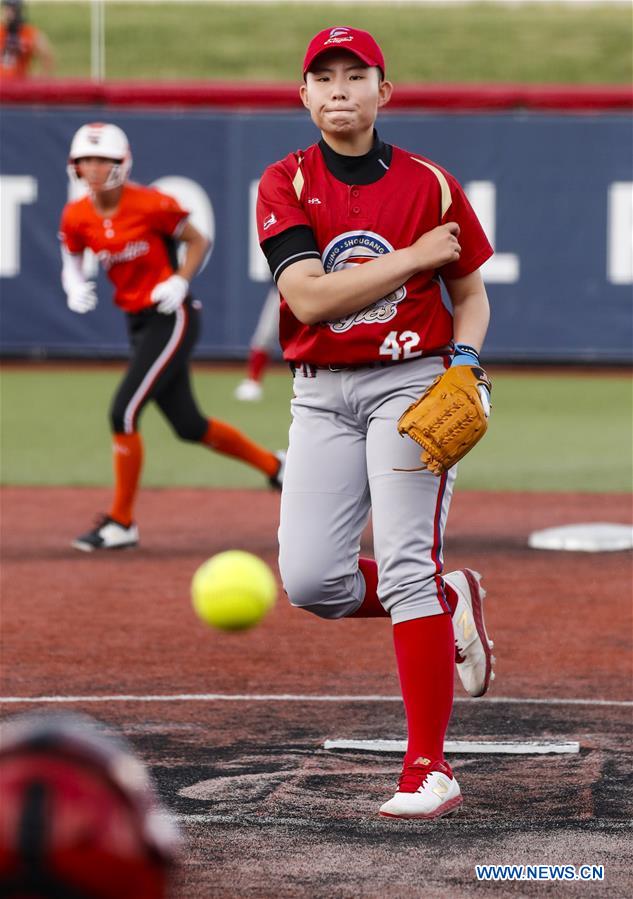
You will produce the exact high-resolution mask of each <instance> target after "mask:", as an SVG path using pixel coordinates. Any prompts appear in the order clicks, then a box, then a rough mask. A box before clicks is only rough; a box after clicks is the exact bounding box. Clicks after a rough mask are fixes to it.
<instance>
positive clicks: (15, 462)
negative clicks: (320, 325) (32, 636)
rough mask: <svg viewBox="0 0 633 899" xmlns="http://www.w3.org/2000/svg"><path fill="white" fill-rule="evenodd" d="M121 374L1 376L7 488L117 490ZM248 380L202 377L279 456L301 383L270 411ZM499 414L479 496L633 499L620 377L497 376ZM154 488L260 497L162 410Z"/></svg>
mask: <svg viewBox="0 0 633 899" xmlns="http://www.w3.org/2000/svg"><path fill="white" fill-rule="evenodd" d="M119 374H120V373H119V372H118V371H116V370H111V369H108V370H103V369H101V370H100V369H94V370H92V369H89V368H88V369H86V368H83V367H82V368H79V367H78V368H73V367H72V366H69V367H68V368H62V367H60V368H57V367H54V368H50V367H46V368H42V369H39V368H37V367H33V368H31V369H25V370H16V369H7V370H5V371H4V372H3V374H2V378H1V382H0V384H1V394H0V396H1V399H2V429H1V434H0V438H1V439H0V450H1V456H0V474H1V479H2V482H3V483H4V484H24V485H108V484H110V483H111V469H110V465H111V462H110V436H109V432H108V425H107V421H106V411H107V408H108V405H109V402H110V398H111V395H112V393H113V390H114V387H115V385H116V383H117V380H118V378H119ZM240 378H241V371H239V370H236V371H235V372H233V371H226V370H224V371H223V370H218V371H213V370H210V369H209V368H207V367H203V368H202V367H200V368H198V369H197V370H196V371H195V377H194V381H195V387H196V392H197V395H198V398H199V401H200V404H201V406H202V408H203V409H205V410H206V411H207V412H208V414H210V415H213V416H215V417H217V418H220V419H224V420H226V421H229V422H231V423H232V424H234V425H236V426H237V427H240V428H242V429H243V430H244V431H245V432H246V433H248V434H249V435H250V436H251V437H253V439H255V440H258V441H260V442H261V443H263V444H265V445H266V446H268V447H270V448H271V449H276V448H280V447H285V446H286V443H287V434H288V426H289V422H290V414H289V400H290V390H291V382H290V377H289V375H288V374H287V373H286V372H285V370H283V369H276V370H273V371H272V372H271V373H270V374H269V375H268V377H267V378H266V383H265V386H266V392H265V399H264V401H263V402H262V403H253V404H241V403H236V402H235V401H234V400H233V397H232V394H233V389H234V387H235V386H236V384H237V383H238V381H239V380H240ZM493 379H494V393H493V400H494V409H493V416H492V419H491V426H490V429H489V431H488V434H487V435H486V437H485V439H484V441H483V442H482V443H481V444H479V446H477V447H476V448H475V449H474V450H473V452H472V453H471V454H470V455H469V456H467V457H466V458H465V459H464V461H463V462H462V463H461V466H460V476H459V480H458V486H459V488H460V489H469V490H530V491H580V492H626V491H629V490H630V489H631V486H632V484H631V462H632V458H631V456H632V450H631V413H630V412H629V414H623V413H622V410H627V409H628V410H631V384H630V381H629V380H628V379H627V378H625V377H622V376H620V377H618V376H615V375H613V376H612V375H596V376H590V375H587V376H586V375H582V376H578V375H573V374H565V375H547V374H536V375H535V374H528V373H524V374H522V373H517V374H507V373H505V372H500V373H497V374H494V373H493ZM142 433H143V437H144V440H145V446H146V466H145V471H144V476H143V483H144V485H145V486H154V487H176V486H199V487H258V486H263V485H264V481H263V479H262V477H261V475H259V473H257V472H253V471H252V470H251V469H249V468H248V467H246V466H244V465H242V464H240V463H237V462H235V461H233V460H227V459H224V458H222V457H221V456H218V455H217V454H215V453H210V452H208V451H207V450H206V449H203V448H201V447H198V446H191V445H186V444H183V443H181V442H180V441H178V440H176V439H175V438H174V437H172V435H171V433H170V431H169V428H168V426H167V425H166V424H165V422H164V420H163V419H162V418H161V417H160V415H159V413H157V412H156V411H155V409H154V407H153V406H152V407H150V408H148V409H147V410H146V412H145V414H144V418H143V420H142Z"/></svg>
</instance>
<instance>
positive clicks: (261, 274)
mask: <svg viewBox="0 0 633 899" xmlns="http://www.w3.org/2000/svg"><path fill="white" fill-rule="evenodd" d="M258 187H259V180H257V181H251V183H250V187H249V190H248V276H249V278H250V279H251V281H270V269H269V268H268V261H267V259H266V257H265V256H264V254H263V252H262V248H261V247H260V245H259V237H258V235H257V215H256V207H257V188H258Z"/></svg>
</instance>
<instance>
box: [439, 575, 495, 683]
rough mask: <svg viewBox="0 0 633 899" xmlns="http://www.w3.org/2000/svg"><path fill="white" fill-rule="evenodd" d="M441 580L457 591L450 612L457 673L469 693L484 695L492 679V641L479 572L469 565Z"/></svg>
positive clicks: (493, 675)
mask: <svg viewBox="0 0 633 899" xmlns="http://www.w3.org/2000/svg"><path fill="white" fill-rule="evenodd" d="M444 580H445V581H446V583H447V584H449V585H450V586H451V587H452V588H453V590H455V592H456V593H457V606H456V608H455V612H454V613H453V630H454V631H455V649H456V664H457V673H458V674H459V677H460V680H461V682H462V684H463V686H464V689H465V690H466V692H467V693H469V694H470V696H483V695H484V693H486V692H487V690H488V687H489V686H490V682H491V681H493V680H494V677H495V673H494V671H493V666H494V662H495V657H494V656H493V654H492V648H493V642H492V640H490V639H488V634H487V633H486V625H485V622H484V612H483V599H484V597H485V595H486V591H485V590H484V589H483V587H482V586H481V575H480V574H479V572H477V571H471V569H470V568H462V569H461V570H459V571H451V572H450V573H449V574H445V575H444Z"/></svg>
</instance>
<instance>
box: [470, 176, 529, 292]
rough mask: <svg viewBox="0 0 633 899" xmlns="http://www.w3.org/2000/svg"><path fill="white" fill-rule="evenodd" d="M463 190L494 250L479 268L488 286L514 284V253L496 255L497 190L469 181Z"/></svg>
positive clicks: (516, 260)
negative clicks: (493, 253)
mask: <svg viewBox="0 0 633 899" xmlns="http://www.w3.org/2000/svg"><path fill="white" fill-rule="evenodd" d="M464 190H465V192H466V194H467V196H468V199H469V200H470V203H471V205H472V207H473V209H474V210H475V213H476V215H477V218H478V219H479V221H480V222H481V227H482V228H483V229H484V231H485V233H486V237H487V238H488V240H489V241H490V243H491V244H492V246H493V249H494V250H495V255H494V256H493V257H492V259H489V260H488V261H487V262H484V264H483V265H482V267H481V274H482V277H483V279H484V281H486V282H487V283H488V284H515V283H516V282H517V281H518V280H519V276H520V265H519V257H518V255H517V254H516V253H497V252H496V249H497V245H496V242H495V230H496V224H497V188H496V186H495V184H494V183H493V182H492V181H470V182H469V183H468V184H466V185H464Z"/></svg>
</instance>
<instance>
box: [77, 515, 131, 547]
mask: <svg viewBox="0 0 633 899" xmlns="http://www.w3.org/2000/svg"><path fill="white" fill-rule="evenodd" d="M72 546H73V547H74V549H79V550H81V551H82V552H85V553H91V552H94V551H95V550H97V549H130V548H131V547H133V546H138V528H137V526H136V525H135V524H134V522H132V524H131V525H130V526H129V527H127V528H126V527H125V526H124V525H122V524H120V523H119V522H118V521H115V520H114V518H110V516H109V515H101V516H100V517H99V518H98V519H97V522H96V524H95V526H94V528H93V529H92V530H91V531H88V532H87V533H85V534H82V535H81V536H80V537H77V539H76V540H73V542H72Z"/></svg>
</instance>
